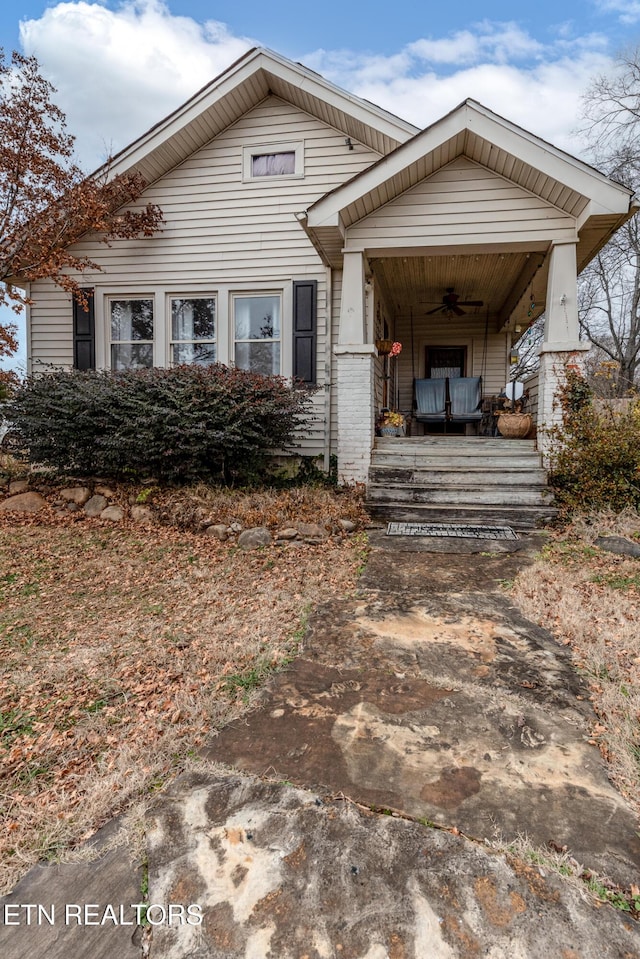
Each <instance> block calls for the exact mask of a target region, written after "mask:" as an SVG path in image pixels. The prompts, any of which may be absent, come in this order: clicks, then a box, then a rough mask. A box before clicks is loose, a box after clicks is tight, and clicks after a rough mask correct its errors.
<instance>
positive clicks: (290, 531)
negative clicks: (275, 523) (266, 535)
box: [276, 526, 298, 539]
mask: <svg viewBox="0 0 640 959" xmlns="http://www.w3.org/2000/svg"><path fill="white" fill-rule="evenodd" d="M297 538H298V530H297V529H294V528H293V527H292V526H290V527H287V528H286V529H279V530H278V532H277V533H276V539H297Z"/></svg>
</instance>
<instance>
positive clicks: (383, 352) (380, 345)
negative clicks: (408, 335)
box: [376, 340, 393, 356]
mask: <svg viewBox="0 0 640 959" xmlns="http://www.w3.org/2000/svg"><path fill="white" fill-rule="evenodd" d="M376 349H377V351H378V353H379V354H380V356H388V355H389V353H390V352H391V350H392V349H393V340H376Z"/></svg>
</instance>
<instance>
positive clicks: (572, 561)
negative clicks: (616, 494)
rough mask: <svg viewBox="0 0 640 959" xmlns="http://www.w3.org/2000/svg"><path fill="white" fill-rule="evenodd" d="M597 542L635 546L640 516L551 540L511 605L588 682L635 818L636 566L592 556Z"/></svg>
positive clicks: (639, 599) (638, 756)
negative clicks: (564, 651) (549, 637)
mask: <svg viewBox="0 0 640 959" xmlns="http://www.w3.org/2000/svg"><path fill="white" fill-rule="evenodd" d="M599 535H604V536H610V535H622V536H625V537H627V538H630V539H635V540H636V541H638V539H639V538H640V516H639V515H638V514H637V513H631V514H629V515H624V514H621V515H620V516H617V517H616V516H614V515H611V516H607V515H602V514H600V515H598V516H595V517H590V518H586V519H583V520H579V521H575V522H574V524H573V525H572V526H570V527H569V528H567V529H565V530H564V531H563V532H562V533H558V534H554V535H552V536H551V538H550V540H549V543H548V545H547V547H546V548H545V549H544V551H543V555H542V557H541V559H540V561H539V562H537V563H536V564H535V565H534V566H533V567H530V568H528V569H526V570H525V571H523V572H522V573H521V574H520V575H519V576H518V578H517V579H516V583H515V587H514V590H513V598H514V599H515V601H516V602H517V604H518V605H519V606H520V608H521V609H522V611H523V612H524V614H525V615H526V616H527V617H528V618H529V619H531V620H533V621H535V622H537V623H539V624H540V625H541V626H544V627H546V628H547V629H549V630H551V631H552V632H553V633H554V634H555V636H556V637H557V639H558V641H559V642H561V643H563V644H564V645H566V646H568V647H569V648H570V650H571V653H572V656H573V659H574V662H575V664H576V667H577V668H578V669H579V670H580V671H581V672H582V673H583V675H585V676H586V678H587V679H588V681H589V689H590V692H591V699H592V702H593V707H594V709H595V712H596V715H597V721H595V722H594V724H593V728H592V730H591V734H592V738H593V740H594V741H595V742H597V743H598V745H599V747H600V750H601V752H602V755H603V756H604V758H605V759H606V760H607V762H608V763H609V771H610V776H611V778H612V780H613V781H614V782H615V783H616V785H617V786H618V788H619V789H620V791H621V792H622V793H623V794H624V795H625V796H626V797H627V798H628V799H629V801H630V802H631V803H632V804H633V805H634V807H635V809H636V811H637V812H638V813H639V814H640V559H634V558H629V557H625V556H617V555H613V554H611V553H609V552H605V551H603V550H602V549H599V548H597V547H596V546H595V545H594V542H595V540H596V539H597V537H598V536H599Z"/></svg>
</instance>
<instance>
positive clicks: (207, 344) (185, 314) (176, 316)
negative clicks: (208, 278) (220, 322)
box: [171, 297, 216, 366]
mask: <svg viewBox="0 0 640 959" xmlns="http://www.w3.org/2000/svg"><path fill="white" fill-rule="evenodd" d="M171 362H172V363H173V364H174V366H176V365H178V364H179V363H198V364H200V365H201V366H208V365H209V364H210V363H215V362H216V301H215V298H214V297H198V298H195V299H185V300H183V299H177V298H176V299H172V300H171Z"/></svg>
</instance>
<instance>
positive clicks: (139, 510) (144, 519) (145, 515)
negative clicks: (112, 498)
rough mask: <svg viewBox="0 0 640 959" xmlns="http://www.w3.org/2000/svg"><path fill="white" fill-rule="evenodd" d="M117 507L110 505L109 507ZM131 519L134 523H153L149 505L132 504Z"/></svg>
mask: <svg viewBox="0 0 640 959" xmlns="http://www.w3.org/2000/svg"><path fill="white" fill-rule="evenodd" d="M117 508H118V507H114V506H112V507H111V509H117ZM131 519H132V520H135V522H136V523H153V511H152V510H151V508H150V507H149V506H132V507H131Z"/></svg>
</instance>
